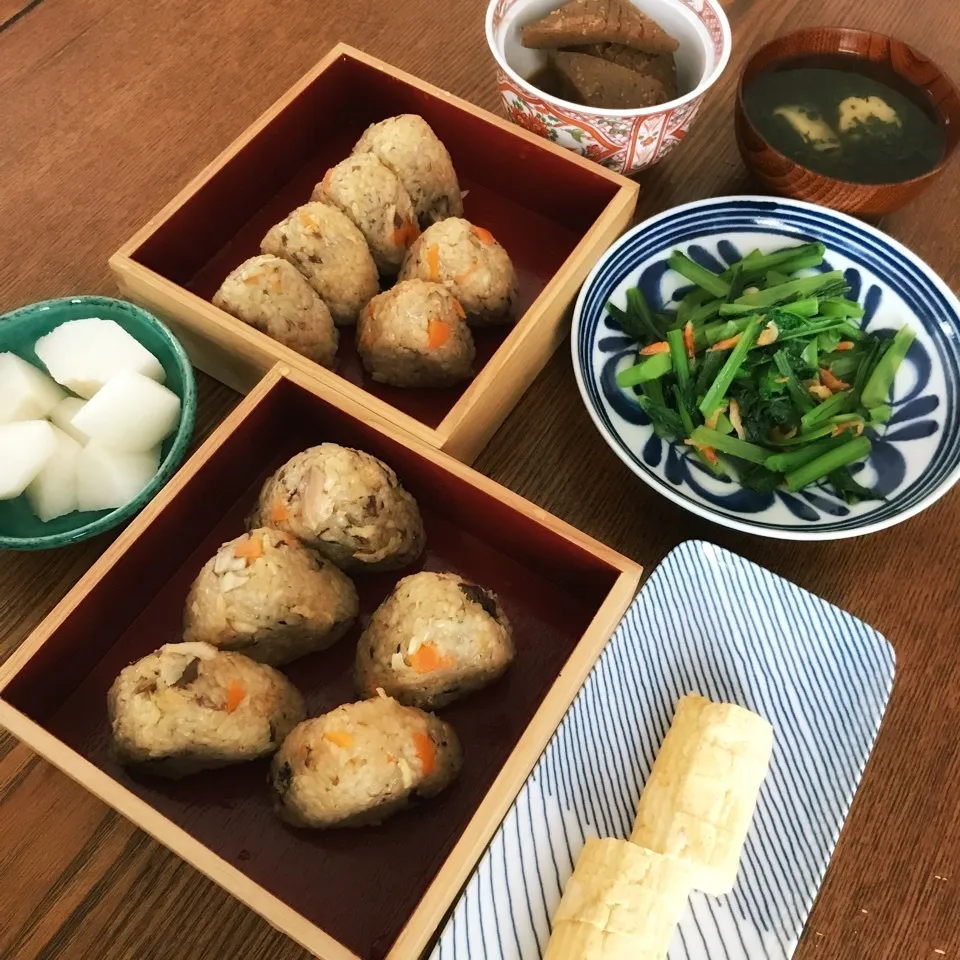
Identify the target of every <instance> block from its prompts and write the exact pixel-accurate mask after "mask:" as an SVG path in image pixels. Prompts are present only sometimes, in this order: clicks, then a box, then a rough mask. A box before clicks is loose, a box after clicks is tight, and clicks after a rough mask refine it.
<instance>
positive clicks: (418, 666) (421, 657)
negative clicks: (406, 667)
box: [410, 643, 450, 673]
mask: <svg viewBox="0 0 960 960" xmlns="http://www.w3.org/2000/svg"><path fill="white" fill-rule="evenodd" d="M449 664H450V658H449V657H441V656H440V654H439V653H437V648H436V647H435V646H434V645H433V644H432V643H421V644H420V646H419V647H417V649H416V652H414V653H411V654H410V666H411V667H413V669H414V670H416V671H417V673H433V671H434V670H439V669H440V668H441V667H446V666H449Z"/></svg>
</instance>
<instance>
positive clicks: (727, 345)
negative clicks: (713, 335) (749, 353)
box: [710, 333, 740, 350]
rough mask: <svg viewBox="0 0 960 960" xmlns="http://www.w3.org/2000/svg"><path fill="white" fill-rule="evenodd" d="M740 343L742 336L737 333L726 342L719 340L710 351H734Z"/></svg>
mask: <svg viewBox="0 0 960 960" xmlns="http://www.w3.org/2000/svg"><path fill="white" fill-rule="evenodd" d="M739 341H740V334H739V333H737V334H735V335H734V336H732V337H727V339H726V340H718V341H717V342H716V343H715V344H714V345H713V346H712V347H711V348H710V349H711V350H732V349H733V348H734V347H735V346H736V345H737V343H738V342H739Z"/></svg>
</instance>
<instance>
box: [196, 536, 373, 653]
mask: <svg viewBox="0 0 960 960" xmlns="http://www.w3.org/2000/svg"><path fill="white" fill-rule="evenodd" d="M357 610H358V601H357V591H356V588H355V587H354V585H353V583H352V582H351V581H350V579H349V578H348V577H347V576H346V575H345V574H343V573H342V572H341V571H340V570H339V569H338V568H337V567H335V566H334V565H333V564H332V563H330V561H329V560H325V559H324V558H323V557H321V556H320V555H319V554H318V553H316V552H315V551H313V550H309V549H308V548H307V547H305V546H303V544H301V543H300V541H299V540H296V539H295V538H294V537H292V536H291V535H290V534H289V533H282V532H281V531H280V530H272V529H270V528H268V527H258V528H257V529H255V530H251V531H250V532H249V533H245V534H243V536H240V537H237V538H236V539H235V540H231V541H229V542H228V543H225V544H223V546H222V547H220V549H219V550H218V551H217V553H216V555H215V556H213V557H212V558H211V559H210V560H208V561H207V562H206V563H205V564H204V566H203V569H202V570H201V571H200V573H199V575H198V576H197V579H196V580H194V581H193V585H192V586H191V588H190V592H189V594H188V595H187V604H186V610H185V612H184V639H186V640H189V641H193V640H197V641H203V642H206V643H210V644H213V646H215V647H218V648H220V649H221V650H240V651H241V652H242V653H244V654H246V655H247V656H248V657H251V658H252V659H253V660H259V661H260V662H261V663H271V664H274V665H278V664H282V663H288V662H289V661H290V660H295V659H296V658H297V657H302V656H303V655H304V654H307V653H312V652H313V651H315V650H325V649H326V648H327V647H330V646H332V645H333V644H334V643H336V642H337V640H339V639H340V638H341V637H342V636H343V635H344V634H345V633H346V632H347V631H348V630H349V629H350V626H351V624H352V623H353V621H354V620H355V619H356V616H357Z"/></svg>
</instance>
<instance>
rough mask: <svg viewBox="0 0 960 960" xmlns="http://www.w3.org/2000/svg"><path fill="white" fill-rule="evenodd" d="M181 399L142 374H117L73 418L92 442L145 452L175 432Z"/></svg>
mask: <svg viewBox="0 0 960 960" xmlns="http://www.w3.org/2000/svg"><path fill="white" fill-rule="evenodd" d="M179 420H180V398H179V397H178V396H177V395H176V394H175V393H174V392H173V391H172V390H168V389H167V388H166V387H164V386H161V384H159V383H154V381H153V380H150V379H149V378H148V377H145V376H143V375H142V374H140V373H118V374H117V375H116V376H115V377H113V378H111V379H110V380H109V381H108V382H107V383H106V385H105V386H104V387H103V388H102V389H100V390H98V391H97V393H96V394H95V395H94V396H93V397H92V398H91V399H90V400H88V401H87V402H86V403H85V404H84V407H83V409H82V410H81V411H80V412H79V413H78V414H76V415H75V416H74V418H73V426H74V427H75V428H76V429H77V430H80V431H81V432H82V433H85V434H86V435H87V436H88V437H89V438H90V439H91V440H97V441H99V442H100V443H102V444H103V445H104V446H105V447H110V448H111V449H113V450H121V451H124V452H125V453H143V452H144V451H146V450H150V449H152V448H153V447H155V446H157V444H158V443H160V441H161V440H163V438H164V437H166V436H168V435H169V434H171V433H173V431H174V430H175V429H176V427H177V423H178V422H179Z"/></svg>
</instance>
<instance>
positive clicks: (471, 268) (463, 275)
mask: <svg viewBox="0 0 960 960" xmlns="http://www.w3.org/2000/svg"><path fill="white" fill-rule="evenodd" d="M476 269H477V261H476V260H474V261H473V263H471V264H470V266H469V267H467V269H466V270H464V271H463V273H458V274H457V275H456V276H455V277H454V278H453V279H454V280H456V282H457V283H463V281H464V280H466V279H467V277H469V276H470V274H471V273H473V271H474V270H476Z"/></svg>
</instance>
